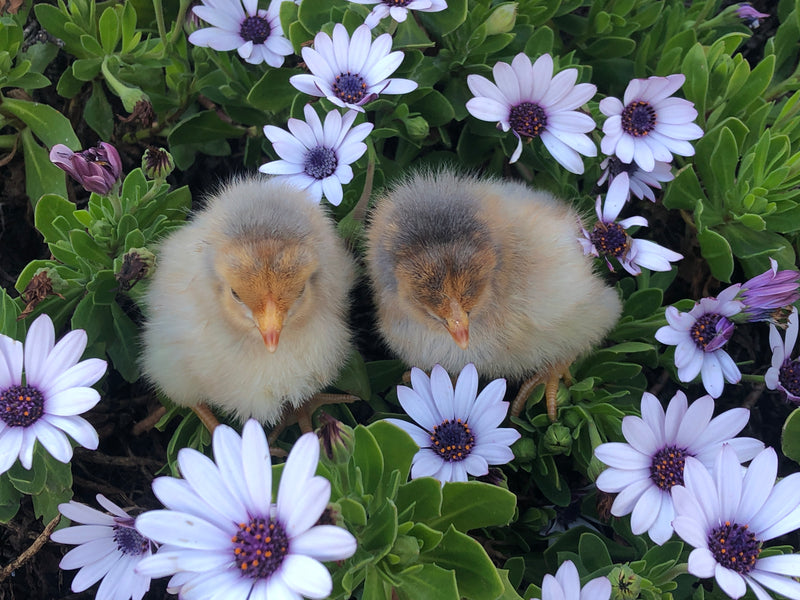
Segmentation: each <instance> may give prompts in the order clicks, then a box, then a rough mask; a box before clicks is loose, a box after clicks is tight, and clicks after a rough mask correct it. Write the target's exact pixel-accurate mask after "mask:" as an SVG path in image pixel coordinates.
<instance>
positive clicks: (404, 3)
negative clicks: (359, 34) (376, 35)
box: [352, 0, 447, 29]
mask: <svg viewBox="0 0 800 600" xmlns="http://www.w3.org/2000/svg"><path fill="white" fill-rule="evenodd" d="M352 1H353V2H355V3H357V4H376V6H375V8H373V9H372V12H371V13H369V14H368V15H367V18H366V19H364V25H366V26H367V27H369V28H370V29H372V28H374V27H375V26H376V25H377V24H378V23H380V21H381V19H383V18H385V17H388V16H390V15H391V17H392V19H394V20H395V21H397V22H398V23H402V22H403V21H405V20H406V18H407V17H408V11H410V10H418V11H420V12H439V11H440V10H444V9H445V8H447V2H446V1H445V0H352Z"/></svg>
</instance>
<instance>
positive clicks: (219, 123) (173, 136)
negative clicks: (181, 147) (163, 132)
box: [167, 110, 245, 146]
mask: <svg viewBox="0 0 800 600" xmlns="http://www.w3.org/2000/svg"><path fill="white" fill-rule="evenodd" d="M244 132H245V130H244V129H243V128H242V127H238V126H236V125H231V124H230V123H226V122H225V121H223V120H222V119H220V118H219V116H218V115H217V113H216V111H213V110H206V111H203V112H200V113H197V114H196V115H192V116H191V117H189V118H188V119H184V120H183V121H181V122H180V123H179V124H178V125H177V126H176V127H175V129H173V130H172V131H171V132H170V134H169V135H168V136H167V141H168V142H169V144H170V146H172V145H175V144H198V143H202V142H211V141H216V140H219V139H221V138H235V137H240V136H241V135H243V134H244Z"/></svg>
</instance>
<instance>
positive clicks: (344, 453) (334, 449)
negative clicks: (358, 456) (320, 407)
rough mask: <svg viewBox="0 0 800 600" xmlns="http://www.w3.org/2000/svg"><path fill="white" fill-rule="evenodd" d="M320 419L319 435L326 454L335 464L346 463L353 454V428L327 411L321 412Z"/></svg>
mask: <svg viewBox="0 0 800 600" xmlns="http://www.w3.org/2000/svg"><path fill="white" fill-rule="evenodd" d="M320 421H322V426H321V427H320V430H319V437H320V439H321V440H322V447H323V448H324V450H325V455H326V456H327V457H328V458H329V459H330V460H331V461H332V462H333V463H335V464H339V465H343V464H345V463H346V462H347V461H349V460H350V456H352V454H353V428H352V427H348V426H347V425H345V424H344V423H342V422H341V421H339V420H338V419H334V418H333V417H332V416H330V415H328V414H326V413H321V415H320Z"/></svg>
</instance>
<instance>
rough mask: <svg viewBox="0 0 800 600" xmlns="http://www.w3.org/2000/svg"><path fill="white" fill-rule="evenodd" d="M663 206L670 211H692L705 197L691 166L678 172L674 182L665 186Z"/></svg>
mask: <svg viewBox="0 0 800 600" xmlns="http://www.w3.org/2000/svg"><path fill="white" fill-rule="evenodd" d="M666 188H667V189H666V191H665V193H664V200H663V202H664V206H665V207H666V208H670V209H683V210H694V207H695V206H696V205H697V202H698V201H700V200H702V199H703V198H705V197H706V193H705V192H704V191H703V188H702V187H701V186H700V181H699V180H698V179H697V173H695V171H694V169H693V168H692V165H690V164H689V165H686V166H685V167H684V168H683V169H681V170H680V171H678V174H677V175H676V176H675V179H674V181H671V182H670V184H669V185H668V186H666Z"/></svg>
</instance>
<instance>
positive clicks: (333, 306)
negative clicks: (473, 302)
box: [142, 178, 354, 424]
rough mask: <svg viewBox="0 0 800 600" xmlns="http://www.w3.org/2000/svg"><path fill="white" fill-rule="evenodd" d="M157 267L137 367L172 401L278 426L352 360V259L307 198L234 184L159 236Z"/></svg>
mask: <svg viewBox="0 0 800 600" xmlns="http://www.w3.org/2000/svg"><path fill="white" fill-rule="evenodd" d="M156 264H157V270H156V272H155V275H154V277H153V280H152V282H151V284H150V287H149V289H148V291H147V295H146V311H145V312H146V316H147V323H146V325H145V328H144V334H143V341H144V353H143V362H142V365H143V370H144V373H145V375H146V376H147V378H148V379H149V380H150V381H151V382H153V383H154V384H156V385H157V386H158V388H160V389H161V390H162V391H163V392H164V393H165V394H166V395H167V396H169V398H170V399H171V400H173V401H174V402H176V403H178V404H181V405H185V406H196V405H198V403H201V402H207V403H209V404H211V405H213V406H216V407H219V408H221V409H222V410H224V411H226V412H228V413H233V414H235V415H236V416H237V417H238V418H240V419H247V418H249V417H254V418H256V419H258V420H259V421H261V422H262V423H267V424H274V423H276V422H278V421H279V420H280V418H281V416H282V413H283V410H284V406H285V405H289V406H291V407H294V408H297V407H299V406H301V405H302V404H303V403H305V402H306V401H308V400H309V398H310V397H311V396H313V395H314V394H315V393H317V392H319V391H320V390H321V389H322V388H324V387H325V386H326V385H328V384H330V383H331V382H332V381H333V380H334V379H335V377H336V376H337V374H338V373H339V370H340V369H341V367H342V365H344V363H345V361H346V360H347V358H348V355H349V353H350V349H351V345H350V333H349V329H348V325H347V317H346V312H347V303H348V292H349V289H350V287H351V285H352V283H353V278H354V266H353V262H352V260H351V258H350V256H349V254H348V252H347V251H346V250H345V248H344V244H343V243H342V241H341V239H340V238H339V237H338V236H337V234H336V230H335V227H334V224H333V222H332V221H331V219H330V218H329V217H328V216H327V215H326V214H325V211H324V209H322V208H321V207H320V206H319V205H317V204H315V203H314V202H312V201H311V200H310V199H309V198H308V197H307V195H306V193H305V192H303V191H299V190H297V189H295V188H293V187H290V186H288V185H286V184H284V183H281V182H279V181H276V180H271V179H266V178H248V179H238V180H234V181H232V182H231V183H229V184H227V185H226V186H225V187H223V188H222V189H221V190H220V191H219V193H217V194H215V195H214V196H212V197H211V198H210V199H209V200H208V203H207V205H206V207H205V208H204V209H202V210H200V211H199V212H197V213H196V214H195V216H194V218H193V219H192V220H191V222H190V223H189V224H187V225H186V226H185V227H182V228H181V229H179V230H177V231H175V232H174V233H172V234H171V235H170V236H169V237H168V238H167V239H165V240H164V242H163V243H162V245H161V246H160V248H159V250H158V254H157V263H156Z"/></svg>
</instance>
